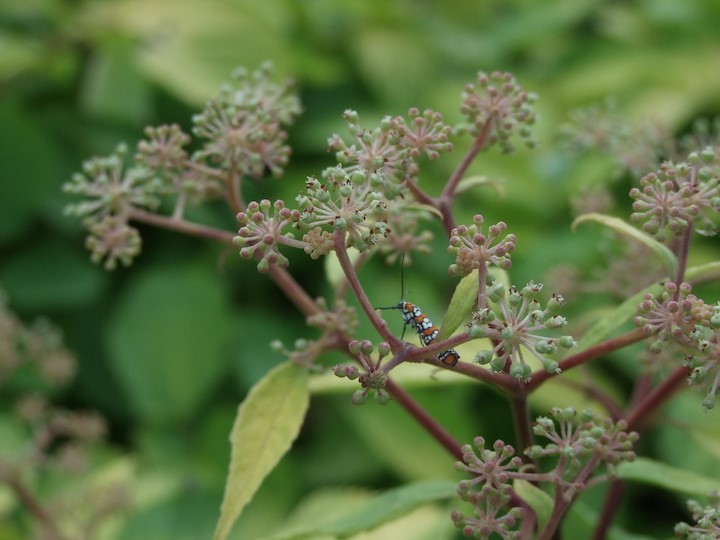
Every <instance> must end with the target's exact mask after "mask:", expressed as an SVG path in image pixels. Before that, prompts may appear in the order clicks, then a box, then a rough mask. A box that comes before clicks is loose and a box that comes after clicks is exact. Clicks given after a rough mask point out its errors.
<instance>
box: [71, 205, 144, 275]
mask: <svg viewBox="0 0 720 540" xmlns="http://www.w3.org/2000/svg"><path fill="white" fill-rule="evenodd" d="M89 230H90V234H89V235H88V237H87V239H86V240H85V246H86V247H87V248H88V249H89V250H90V251H91V253H92V255H91V259H92V261H93V262H94V263H100V262H102V261H103V260H104V261H105V263H104V264H103V266H104V267H105V269H106V270H114V269H115V268H117V263H118V262H120V263H121V264H122V265H123V266H130V263H131V262H132V260H133V259H134V258H135V257H137V256H138V255H139V254H140V248H141V247H142V239H141V238H140V233H139V232H138V230H137V229H136V228H134V227H131V226H130V225H128V224H127V221H126V220H125V219H124V218H122V217H120V216H106V217H105V218H104V219H103V220H101V221H98V222H96V223H92V224H91V225H90V227H89Z"/></svg>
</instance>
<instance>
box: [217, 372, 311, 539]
mask: <svg viewBox="0 0 720 540" xmlns="http://www.w3.org/2000/svg"><path fill="white" fill-rule="evenodd" d="M307 380H308V374H307V370H306V369H304V368H303V367H301V366H298V365H297V364H295V363H293V362H286V363H284V364H280V365H279V366H277V367H276V368H274V369H273V370H272V371H270V372H269V373H268V374H267V375H265V377H264V378H263V379H262V380H260V381H259V382H258V383H257V384H255V386H253V388H252V389H251V390H250V392H249V393H248V395H247V397H246V398H245V401H243V402H242V403H241V404H240V407H239V408H238V413H237V416H236V417H235V423H234V425H233V428H232V431H231V432H230V444H231V446H232V450H231V456H230V469H229V472H228V476H227V480H226V484H225V495H224V496H223V502H222V506H221V508H220V519H219V520H218V523H217V526H216V529H215V536H214V538H215V540H224V539H225V538H227V536H228V534H229V533H230V531H231V529H232V526H233V524H234V523H235V520H236V519H237V518H238V517H239V516H240V513H241V512H242V509H243V508H244V507H245V505H246V504H247V503H248V502H250V500H251V499H252V497H253V495H254V494H255V492H256V491H257V489H258V488H259V487H260V485H261V484H262V481H263V480H264V479H265V477H266V476H267V475H268V474H269V473H270V471H272V470H273V468H274V467H275V465H277V463H278V462H279V461H280V458H282V456H283V455H284V454H285V453H286V452H287V451H288V449H289V448H290V446H291V445H292V442H293V441H294V440H295V438H296V437H297V435H298V433H299V431H300V427H301V426H302V423H303V419H304V418H305V412H306V411H307V408H308V403H309V395H310V394H309V391H308V385H307Z"/></svg>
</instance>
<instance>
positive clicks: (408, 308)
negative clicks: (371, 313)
mask: <svg viewBox="0 0 720 540" xmlns="http://www.w3.org/2000/svg"><path fill="white" fill-rule="evenodd" d="M404 259H405V254H403V255H402V257H401V259H400V288H401V293H402V295H401V297H402V296H404V294H405V284H404V271H403V261H404ZM375 309H399V310H400V312H401V313H402V316H403V320H404V321H405V324H404V325H403V332H402V335H401V336H400V339H402V338H403V337H404V336H405V329H406V328H407V327H408V326H414V327H415V331H416V332H417V333H418V335H419V336H420V340H421V341H422V342H423V345H425V346H427V345H430V344H431V343H432V342H433V341H435V339H436V338H437V337H438V334H439V333H440V330H439V329H438V327H437V326H435V325H434V324H433V322H432V321H431V320H430V317H428V316H427V315H425V313H424V312H423V310H422V309H420V307H418V306H416V305H415V304H411V303H410V302H405V300H400V302H399V303H398V304H397V305H396V306H388V307H378V308H375ZM437 357H438V360H440V361H441V362H442V363H443V364H445V365H446V366H449V367H452V366H454V365H455V364H457V362H458V360H460V355H459V354H458V353H457V351H456V350H455V349H448V350H447V351H443V352H441V353H440V354H438V356H437Z"/></svg>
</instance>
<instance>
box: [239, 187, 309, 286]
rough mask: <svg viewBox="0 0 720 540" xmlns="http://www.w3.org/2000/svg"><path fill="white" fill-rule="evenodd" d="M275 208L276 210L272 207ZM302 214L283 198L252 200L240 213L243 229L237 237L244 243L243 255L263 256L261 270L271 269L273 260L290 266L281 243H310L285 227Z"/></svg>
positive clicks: (296, 245)
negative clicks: (289, 206)
mask: <svg viewBox="0 0 720 540" xmlns="http://www.w3.org/2000/svg"><path fill="white" fill-rule="evenodd" d="M271 209H272V211H271ZM299 218H300V212H298V211H297V210H290V209H289V208H286V207H285V203H284V202H283V201H281V200H277V201H275V203H274V204H273V203H271V202H270V201H269V200H267V199H263V200H262V201H260V202H259V203H258V202H255V201H253V202H251V203H250V204H248V206H247V210H246V211H245V212H240V213H238V215H237V220H238V223H239V224H240V229H239V230H238V235H237V236H235V237H234V238H233V242H234V243H235V245H237V246H239V247H240V256H241V257H243V258H245V259H249V258H250V257H253V256H255V255H259V256H260V262H259V263H258V270H259V271H260V272H267V271H268V270H269V268H270V265H271V264H277V265H279V266H287V265H288V259H287V257H285V256H284V255H283V254H282V253H280V250H279V247H278V244H285V245H288V246H292V247H297V248H302V249H304V248H306V247H307V244H305V243H304V242H300V241H298V240H295V238H294V236H293V234H292V233H283V229H285V228H286V227H287V226H289V225H290V224H292V223H296V222H297V221H298V220H299Z"/></svg>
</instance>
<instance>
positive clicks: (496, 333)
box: [470, 281, 576, 381]
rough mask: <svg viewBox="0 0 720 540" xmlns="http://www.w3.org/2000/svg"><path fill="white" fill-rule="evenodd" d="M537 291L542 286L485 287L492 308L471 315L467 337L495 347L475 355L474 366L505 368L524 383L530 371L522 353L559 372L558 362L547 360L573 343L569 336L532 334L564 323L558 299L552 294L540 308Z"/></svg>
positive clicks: (500, 369) (531, 284)
mask: <svg viewBox="0 0 720 540" xmlns="http://www.w3.org/2000/svg"><path fill="white" fill-rule="evenodd" d="M541 290H542V284H536V283H533V282H530V283H528V284H527V285H526V286H525V287H523V288H522V289H520V290H518V289H516V288H515V287H511V288H510V289H509V290H506V289H505V286H504V285H502V284H501V283H498V282H496V281H493V282H492V283H491V284H490V285H489V287H488V290H487V296H488V300H489V301H490V303H491V304H492V305H491V306H488V307H486V308H484V309H482V310H480V311H479V312H477V313H475V315H474V316H473V320H472V324H471V327H470V335H471V336H472V337H473V338H479V337H482V338H489V339H490V341H491V342H492V343H494V344H495V346H494V347H493V348H492V349H491V350H484V351H480V352H478V353H477V354H476V355H475V361H476V362H477V363H480V364H490V369H492V370H493V371H496V372H501V371H504V370H506V369H507V370H508V373H509V374H510V375H512V376H513V377H515V378H516V379H519V380H522V381H528V380H529V379H530V375H531V374H532V368H531V367H530V365H528V364H527V362H526V360H525V354H528V353H529V354H531V355H532V356H534V357H535V358H536V359H537V360H539V361H540V362H541V363H542V366H543V368H544V369H545V370H546V371H547V372H549V373H559V371H560V368H559V367H558V362H557V361H556V360H553V359H552V358H551V357H552V356H553V355H555V354H556V353H558V352H559V351H560V350H562V349H569V348H571V347H574V346H575V345H576V342H575V340H574V339H573V338H572V336H561V337H559V338H548V337H546V336H543V335H540V334H537V333H536V332H538V331H541V330H554V329H557V328H562V327H563V326H565V325H566V324H567V320H566V319H565V318H564V317H561V316H559V315H557V312H558V310H559V309H560V308H561V307H562V306H563V305H564V303H565V302H564V299H563V298H562V296H560V295H553V296H552V297H551V298H550V299H549V300H548V302H547V303H546V305H545V307H542V306H541V305H540V302H539V301H538V299H537V297H538V296H539V293H540V291H541Z"/></svg>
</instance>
